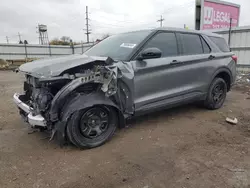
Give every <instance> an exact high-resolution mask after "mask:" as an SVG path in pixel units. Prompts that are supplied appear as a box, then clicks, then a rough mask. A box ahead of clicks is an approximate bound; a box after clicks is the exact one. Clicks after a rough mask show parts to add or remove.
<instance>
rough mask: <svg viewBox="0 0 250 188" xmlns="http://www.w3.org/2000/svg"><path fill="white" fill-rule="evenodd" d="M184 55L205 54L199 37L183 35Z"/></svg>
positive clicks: (181, 35)
mask: <svg viewBox="0 0 250 188" xmlns="http://www.w3.org/2000/svg"><path fill="white" fill-rule="evenodd" d="M180 37H181V39H182V47H183V54H184V55H195V54H203V47H202V43H201V39H200V36H199V35H196V34H186V33H181V34H180Z"/></svg>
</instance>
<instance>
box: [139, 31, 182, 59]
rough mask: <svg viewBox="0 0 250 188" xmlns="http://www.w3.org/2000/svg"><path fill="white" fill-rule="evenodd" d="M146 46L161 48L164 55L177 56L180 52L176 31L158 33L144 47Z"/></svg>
mask: <svg viewBox="0 0 250 188" xmlns="http://www.w3.org/2000/svg"><path fill="white" fill-rule="evenodd" d="M146 48H159V49H160V50H161V51H162V57H169V56H176V55H177V54H178V50H177V42H176V37H175V34H174V33H158V34H156V35H155V36H154V37H153V38H152V39H151V40H150V41H149V42H148V43H147V44H146V45H145V47H144V48H143V49H146Z"/></svg>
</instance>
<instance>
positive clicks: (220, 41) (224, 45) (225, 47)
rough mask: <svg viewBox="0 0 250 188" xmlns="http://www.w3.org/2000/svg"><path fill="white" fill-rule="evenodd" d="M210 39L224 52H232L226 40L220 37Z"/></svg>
mask: <svg viewBox="0 0 250 188" xmlns="http://www.w3.org/2000/svg"><path fill="white" fill-rule="evenodd" d="M209 38H210V39H211V40H212V41H213V42H214V43H215V44H216V45H217V46H218V47H219V49H220V50H221V51H222V52H230V49H229V47H228V45H227V42H226V41H225V39H224V38H220V37H209Z"/></svg>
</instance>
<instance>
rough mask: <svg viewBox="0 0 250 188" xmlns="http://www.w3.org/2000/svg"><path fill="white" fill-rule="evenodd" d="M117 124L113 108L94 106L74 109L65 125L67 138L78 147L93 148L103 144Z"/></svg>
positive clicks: (111, 134)
mask: <svg viewBox="0 0 250 188" xmlns="http://www.w3.org/2000/svg"><path fill="white" fill-rule="evenodd" d="M117 124H118V118H117V114H116V111H115V109H114V108H112V107H108V106H94V107H91V108H87V109H84V110H82V111H76V112H74V113H73V114H72V116H71V118H70V119H69V121H68V125H67V130H66V131H67V136H68V138H69V140H70V141H71V142H72V143H73V144H74V145H76V146H77V147H79V148H94V147H97V146H100V145H102V144H104V143H105V142H106V141H108V140H109V139H110V138H111V137H112V136H113V134H114V132H115V130H116V127H117Z"/></svg>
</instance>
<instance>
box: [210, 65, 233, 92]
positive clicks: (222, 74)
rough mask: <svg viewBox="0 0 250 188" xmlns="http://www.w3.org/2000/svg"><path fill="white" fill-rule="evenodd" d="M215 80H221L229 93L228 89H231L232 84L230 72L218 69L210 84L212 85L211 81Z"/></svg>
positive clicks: (223, 68)
mask: <svg viewBox="0 0 250 188" xmlns="http://www.w3.org/2000/svg"><path fill="white" fill-rule="evenodd" d="M215 78H222V79H223V80H224V81H225V82H226V84H227V91H230V89H231V83H232V80H233V78H232V73H231V71H230V70H229V69H228V68H226V67H222V68H220V69H218V70H217V71H216V72H215V73H214V74H213V76H212V79H211V81H210V83H212V81H213V80H214V79H215Z"/></svg>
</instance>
